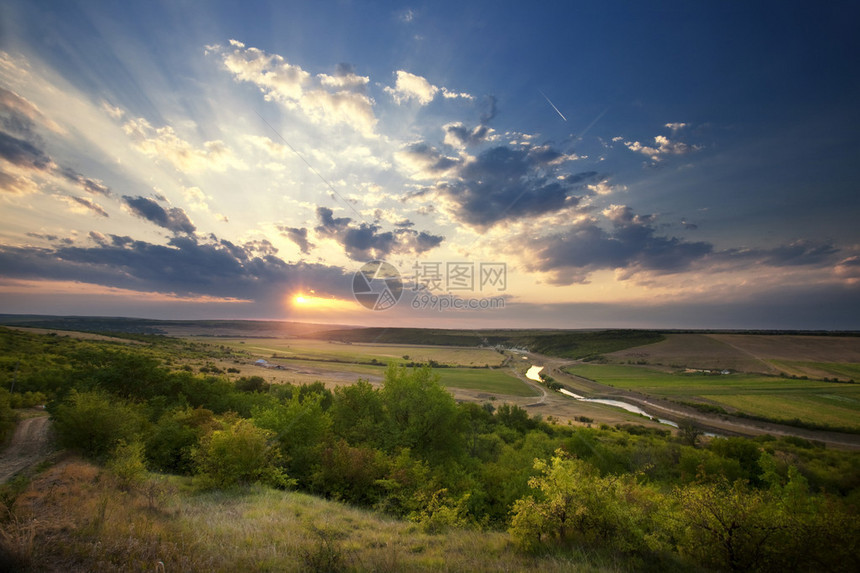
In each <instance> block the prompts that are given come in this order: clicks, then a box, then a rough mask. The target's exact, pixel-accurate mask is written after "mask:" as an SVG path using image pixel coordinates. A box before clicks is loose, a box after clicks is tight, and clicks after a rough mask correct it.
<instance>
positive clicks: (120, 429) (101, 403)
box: [53, 390, 146, 458]
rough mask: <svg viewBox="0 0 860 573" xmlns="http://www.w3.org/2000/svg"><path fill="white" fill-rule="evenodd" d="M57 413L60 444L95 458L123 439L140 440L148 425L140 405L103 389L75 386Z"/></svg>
mask: <svg viewBox="0 0 860 573" xmlns="http://www.w3.org/2000/svg"><path fill="white" fill-rule="evenodd" d="M53 417H54V428H55V430H56V432H57V439H58V441H59V443H60V445H61V446H64V447H67V448H71V449H75V450H78V451H80V452H81V453H83V454H84V455H86V456H89V457H92V458H103V457H105V455H106V454H108V452H110V451H111V450H112V449H113V448H114V447H115V446H116V445H117V444H118V443H119V442H120V441H121V440H125V441H126V442H128V443H131V442H134V441H137V440H138V439H140V437H141V436H142V435H143V433H144V428H145V426H146V418H145V417H144V415H143V413H142V409H141V408H140V407H139V406H136V405H134V404H131V403H128V402H125V401H123V400H119V399H116V398H113V397H111V396H110V395H108V394H106V393H104V392H101V391H95V392H77V391H74V390H73V391H72V393H71V394H70V395H69V397H68V399H67V400H66V401H65V402H63V403H62V404H60V405H59V406H57V408H56V411H55V412H54V415H53Z"/></svg>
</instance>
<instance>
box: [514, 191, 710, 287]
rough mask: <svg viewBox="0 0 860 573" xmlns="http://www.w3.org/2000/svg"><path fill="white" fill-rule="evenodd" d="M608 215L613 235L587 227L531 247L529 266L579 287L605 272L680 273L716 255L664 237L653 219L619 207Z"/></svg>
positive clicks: (538, 241)
mask: <svg viewBox="0 0 860 573" xmlns="http://www.w3.org/2000/svg"><path fill="white" fill-rule="evenodd" d="M604 214H605V215H606V216H607V218H608V219H609V220H610V221H611V222H612V228H611V229H610V230H606V229H604V228H602V227H600V226H599V225H597V223H595V222H594V221H584V222H582V223H578V224H574V225H571V226H570V227H568V228H567V229H565V231H564V232H562V233H555V234H552V235H548V236H544V237H540V238H538V239H535V240H532V241H529V242H528V243H527V249H526V250H527V255H526V256H527V261H526V266H527V267H528V268H529V269H530V270H538V271H541V272H546V273H549V274H550V276H551V277H552V278H551V280H550V282H552V283H553V284H573V283H578V282H586V281H587V279H588V275H589V274H590V273H591V272H593V271H596V270H599V269H626V270H628V271H629V272H630V273H633V272H639V271H657V272H660V273H675V272H679V271H683V270H685V269H688V268H689V267H690V265H692V264H693V263H694V262H696V261H699V260H701V259H702V258H703V257H706V256H708V255H709V254H710V253H712V252H713V246H712V245H711V244H710V243H705V242H687V241H683V240H681V239H678V238H676V237H663V236H658V235H657V234H656V231H655V229H654V228H653V227H652V226H651V222H652V221H653V217H651V216H638V215H635V214H634V213H633V212H632V210H631V209H630V208H629V207H625V206H613V207H611V208H610V209H607V210H606V211H605V212H604Z"/></svg>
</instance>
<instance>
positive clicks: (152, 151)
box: [123, 118, 248, 171]
mask: <svg viewBox="0 0 860 573" xmlns="http://www.w3.org/2000/svg"><path fill="white" fill-rule="evenodd" d="M123 130H124V131H125V133H126V134H127V135H128V136H130V137H131V138H132V140H133V141H134V143H135V146H136V147H137V149H138V150H140V151H142V152H143V153H145V154H146V155H148V156H150V157H154V158H156V159H164V160H166V161H168V162H170V163H172V164H173V166H174V167H175V168H176V169H178V170H179V171H204V170H207V169H211V170H213V171H225V170H226V169H228V168H233V169H247V168H248V166H247V164H246V163H245V162H244V161H242V160H241V159H240V158H238V157H236V155H235V154H234V153H233V151H232V150H231V149H230V148H228V147H227V146H226V145H225V144H224V142H223V141H219V140H216V141H207V142H205V143H204V144H203V148H202V149H200V148H195V147H194V146H193V145H191V144H190V143H189V142H187V141H185V140H184V139H182V138H180V137H179V136H177V135H176V132H175V131H174V130H173V128H172V127H170V126H169V125H167V126H164V127H159V128H155V127H153V126H152V125H150V123H149V122H148V121H146V120H145V119H144V118H137V119H131V120H129V121H127V122H126V123H125V124H124V125H123Z"/></svg>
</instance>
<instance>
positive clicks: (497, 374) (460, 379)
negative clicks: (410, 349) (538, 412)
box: [434, 368, 537, 396]
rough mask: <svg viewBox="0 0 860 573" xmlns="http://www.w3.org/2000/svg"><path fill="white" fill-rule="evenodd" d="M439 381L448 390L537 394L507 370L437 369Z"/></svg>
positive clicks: (515, 394) (518, 394)
mask: <svg viewBox="0 0 860 573" xmlns="http://www.w3.org/2000/svg"><path fill="white" fill-rule="evenodd" d="M434 372H436V373H437V374H439V381H440V382H441V383H442V385H443V386H446V387H448V388H463V389H466V390H481V391H484V392H488V393H491V394H507V395H509V396H536V395H537V392H535V390H534V389H533V388H532V387H531V386H529V385H528V384H526V383H524V382H523V381H522V380H520V379H519V378H517V377H515V376H513V375H511V374H510V372H509V371H507V370H487V369H485V368H438V369H436V370H434Z"/></svg>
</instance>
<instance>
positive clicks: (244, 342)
mask: <svg viewBox="0 0 860 573" xmlns="http://www.w3.org/2000/svg"><path fill="white" fill-rule="evenodd" d="M192 340H195V341H196V342H205V343H208V344H213V343H215V342H214V341H213V340H212V339H211V338H195V339H192ZM217 344H218V345H222V346H226V347H228V348H230V349H232V350H235V351H242V350H244V351H246V352H249V353H251V354H253V355H255V356H260V357H262V358H266V359H268V358H270V357H272V356H273V355H277V356H279V357H284V358H305V359H310V360H325V361H331V362H371V361H373V360H376V361H377V362H379V363H382V364H388V363H389V362H396V363H398V364H404V363H410V362H416V363H417V362H423V363H428V362H429V361H430V360H433V361H435V362H437V363H439V364H445V365H449V366H472V367H475V366H498V365H500V364H501V363H502V362H503V361H504V359H505V357H504V356H503V355H502V354H500V353H498V352H496V351H495V350H491V349H489V348H457V347H445V346H419V345H406V344H401V345H397V344H372V343H349V344H345V343H338V342H329V341H325V340H311V339H294V338H263V339H261V338H224V339H218V341H217ZM407 357H408V358H407Z"/></svg>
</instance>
